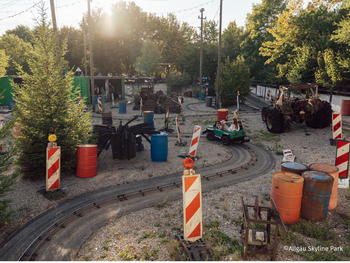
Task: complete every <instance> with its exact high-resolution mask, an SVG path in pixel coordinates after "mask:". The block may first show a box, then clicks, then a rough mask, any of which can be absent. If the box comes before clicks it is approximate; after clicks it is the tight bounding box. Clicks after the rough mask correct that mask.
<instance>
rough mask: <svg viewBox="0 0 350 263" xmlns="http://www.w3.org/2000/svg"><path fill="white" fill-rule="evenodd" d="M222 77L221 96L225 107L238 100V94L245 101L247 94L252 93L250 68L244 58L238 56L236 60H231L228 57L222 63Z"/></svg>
mask: <svg viewBox="0 0 350 263" xmlns="http://www.w3.org/2000/svg"><path fill="white" fill-rule="evenodd" d="M221 68H222V70H221V78H220V96H221V103H222V106H223V107H227V106H230V105H233V104H234V103H236V102H237V99H236V98H237V94H238V92H239V94H240V98H241V99H242V100H243V101H244V98H245V97H246V96H249V95H250V85H251V83H252V80H253V79H252V78H250V70H249V68H248V67H247V66H246V64H245V61H244V58H243V57H241V56H238V57H237V59H236V60H234V61H232V62H231V61H230V58H229V57H227V58H226V60H225V63H224V64H223V65H222V67H221Z"/></svg>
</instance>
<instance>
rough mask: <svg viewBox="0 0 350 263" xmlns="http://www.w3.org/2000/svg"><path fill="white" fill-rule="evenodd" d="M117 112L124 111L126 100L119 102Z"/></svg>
mask: <svg viewBox="0 0 350 263" xmlns="http://www.w3.org/2000/svg"><path fill="white" fill-rule="evenodd" d="M119 113H126V102H125V101H121V102H119Z"/></svg>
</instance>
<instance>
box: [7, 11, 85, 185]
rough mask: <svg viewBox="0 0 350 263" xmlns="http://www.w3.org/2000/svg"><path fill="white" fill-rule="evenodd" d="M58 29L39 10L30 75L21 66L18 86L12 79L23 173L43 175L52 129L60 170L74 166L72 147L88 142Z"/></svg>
mask: <svg viewBox="0 0 350 263" xmlns="http://www.w3.org/2000/svg"><path fill="white" fill-rule="evenodd" d="M56 40H57V34H55V33H54V32H53V31H52V30H51V29H50V28H49V26H48V24H47V23H46V15H45V13H44V11H42V15H41V24H40V25H39V26H38V27H37V30H36V37H35V41H34V47H33V55H32V57H31V59H30V60H29V61H28V64H29V67H30V70H31V72H32V73H33V74H32V75H28V74H25V73H24V72H23V71H22V69H21V68H19V70H20V72H21V73H20V74H21V76H22V79H23V82H22V84H21V85H18V84H14V83H13V89H14V93H15V100H16V105H15V107H14V114H15V116H16V118H17V122H18V123H19V124H20V125H21V132H22V134H23V136H19V137H15V143H16V145H17V146H18V148H19V150H20V153H19V157H18V159H17V164H18V165H19V168H20V171H21V172H22V173H23V176H24V177H27V178H44V177H45V173H46V147H47V144H48V136H49V135H50V134H55V135H56V137H57V145H59V146H61V169H62V171H65V170H67V169H72V168H74V167H75V165H76V148H77V145H79V144H84V143H86V142H87V140H88V137H89V134H88V133H89V131H90V130H91V122H90V116H91V115H90V113H84V111H83V109H84V107H85V105H82V106H81V107H79V106H78V103H77V101H78V96H79V89H76V90H75V91H74V90H73V87H72V82H73V78H72V76H73V74H74V73H73V72H72V71H70V72H68V73H67V74H66V75H64V71H65V66H66V65H67V62H66V61H65V60H64V58H63V57H64V55H65V53H66V44H65V43H61V48H60V49H58V48H57V46H56V43H57V42H56Z"/></svg>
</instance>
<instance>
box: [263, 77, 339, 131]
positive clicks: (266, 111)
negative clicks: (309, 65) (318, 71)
mask: <svg viewBox="0 0 350 263" xmlns="http://www.w3.org/2000/svg"><path fill="white" fill-rule="evenodd" d="M303 93H305V97H304V96H303V95H304V94H303ZM310 93H311V94H312V96H311V97H310ZM295 94H299V95H295ZM261 118H262V120H263V121H264V122H266V127H267V130H268V131H269V132H272V133H282V132H287V131H290V130H291V123H292V122H296V123H303V122H304V121H305V122H306V125H307V126H308V127H311V128H324V127H328V126H329V125H330V124H331V123H332V107H331V105H330V104H329V103H328V102H327V101H322V100H320V98H319V95H318V85H317V84H309V83H308V84H298V85H288V86H280V88H279V94H278V98H277V99H276V100H275V101H273V106H272V107H264V108H263V109H262V111H261Z"/></svg>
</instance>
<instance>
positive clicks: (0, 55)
mask: <svg viewBox="0 0 350 263" xmlns="http://www.w3.org/2000/svg"><path fill="white" fill-rule="evenodd" d="M9 59H10V56H6V54H5V50H3V49H0V78H1V77H3V76H5V75H6V68H7V67H8V66H9Z"/></svg>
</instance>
